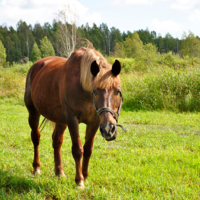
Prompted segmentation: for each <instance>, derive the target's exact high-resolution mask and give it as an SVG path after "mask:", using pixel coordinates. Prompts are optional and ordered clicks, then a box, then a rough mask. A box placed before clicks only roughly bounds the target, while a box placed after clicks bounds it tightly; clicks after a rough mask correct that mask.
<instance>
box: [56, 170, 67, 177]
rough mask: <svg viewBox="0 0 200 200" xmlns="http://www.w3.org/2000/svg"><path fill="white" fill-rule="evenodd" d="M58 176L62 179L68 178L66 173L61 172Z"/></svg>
mask: <svg viewBox="0 0 200 200" xmlns="http://www.w3.org/2000/svg"><path fill="white" fill-rule="evenodd" d="M58 176H59V177H61V178H66V175H65V173H64V171H61V172H60V174H59V175H58Z"/></svg>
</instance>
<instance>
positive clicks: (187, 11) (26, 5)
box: [0, 0, 200, 38]
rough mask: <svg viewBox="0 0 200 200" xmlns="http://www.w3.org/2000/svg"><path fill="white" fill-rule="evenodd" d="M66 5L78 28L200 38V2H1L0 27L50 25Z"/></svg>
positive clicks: (70, 0) (173, 0)
mask: <svg viewBox="0 0 200 200" xmlns="http://www.w3.org/2000/svg"><path fill="white" fill-rule="evenodd" d="M68 4H70V5H71V4H73V7H75V8H76V12H77V13H78V15H79V22H78V24H79V25H81V24H85V23H86V22H88V23H89V24H90V25H92V24H93V23H96V24H97V25H99V24H101V23H106V24H107V25H108V27H109V28H111V27H113V26H114V27H115V28H118V29H119V30H120V31H121V32H123V31H125V32H126V31H128V30H129V31H131V32H133V31H136V30H139V29H146V28H148V29H149V30H150V31H153V30H154V31H156V32H157V34H158V33H160V34H161V35H162V36H163V37H164V36H165V35H166V34H167V33H168V32H169V33H170V34H171V35H172V36H173V37H178V38H181V37H182V34H183V32H184V31H185V32H187V33H188V31H189V30H190V31H192V32H193V33H194V34H195V35H198V36H200V0H0V25H2V24H6V25H7V26H13V27H14V28H16V24H17V22H18V21H19V20H20V19H22V20H23V21H26V22H27V23H28V24H32V25H34V24H35V23H36V22H39V23H40V24H41V25H43V24H44V22H49V23H50V24H51V23H52V21H53V19H54V18H55V13H58V10H61V9H63V6H64V5H68Z"/></svg>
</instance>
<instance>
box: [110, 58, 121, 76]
mask: <svg viewBox="0 0 200 200" xmlns="http://www.w3.org/2000/svg"><path fill="white" fill-rule="evenodd" d="M121 68H122V67H121V63H120V62H119V61H118V60H115V62H114V64H113V66H112V73H113V75H114V76H117V75H118V74H119V73H120V72H121Z"/></svg>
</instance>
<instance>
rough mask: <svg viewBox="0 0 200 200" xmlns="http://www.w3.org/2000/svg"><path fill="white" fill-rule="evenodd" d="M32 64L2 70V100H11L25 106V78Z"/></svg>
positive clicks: (0, 71) (0, 86)
mask: <svg viewBox="0 0 200 200" xmlns="http://www.w3.org/2000/svg"><path fill="white" fill-rule="evenodd" d="M31 65H32V62H29V63H26V64H23V65H21V64H16V63H13V65H12V66H11V67H10V68H1V69H0V100H4V101H10V98H12V100H13V99H15V101H16V102H18V103H19V102H20V103H21V104H23V98H22V96H23V93H24V89H25V78H26V74H27V72H28V69H29V68H30V66H31Z"/></svg>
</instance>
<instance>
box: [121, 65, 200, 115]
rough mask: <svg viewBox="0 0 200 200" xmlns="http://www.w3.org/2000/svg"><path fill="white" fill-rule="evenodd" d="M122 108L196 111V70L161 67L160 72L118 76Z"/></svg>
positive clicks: (199, 76)
mask: <svg viewBox="0 0 200 200" xmlns="http://www.w3.org/2000/svg"><path fill="white" fill-rule="evenodd" d="M121 79H122V80H121V83H122V91H123V95H124V108H128V109H132V110H141V109H142V110H172V111H200V72H199V71H196V70H193V71H189V70H188V71H183V70H177V71H175V70H173V69H169V68H168V69H165V70H164V71H163V72H162V73H158V74H153V73H152V74H146V75H144V76H142V77H137V76H134V75H129V76H127V75H126V76H122V78H121Z"/></svg>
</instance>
